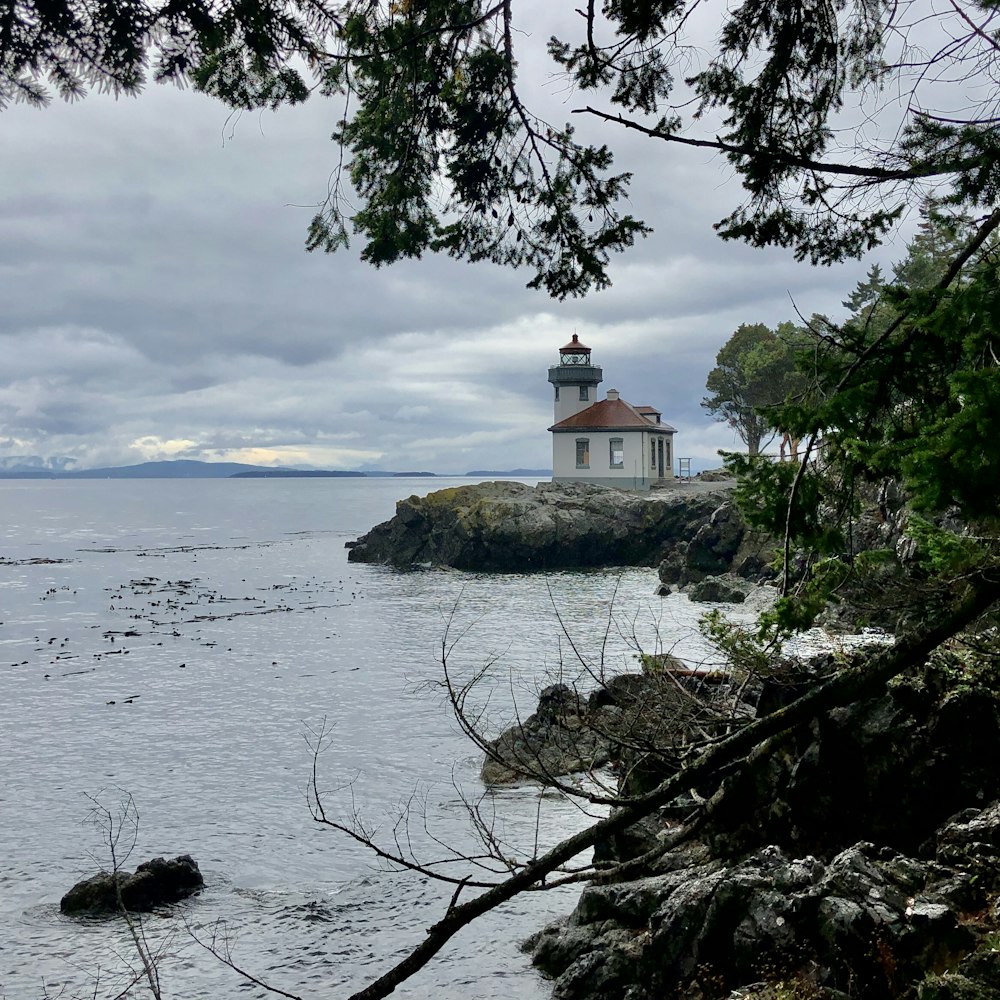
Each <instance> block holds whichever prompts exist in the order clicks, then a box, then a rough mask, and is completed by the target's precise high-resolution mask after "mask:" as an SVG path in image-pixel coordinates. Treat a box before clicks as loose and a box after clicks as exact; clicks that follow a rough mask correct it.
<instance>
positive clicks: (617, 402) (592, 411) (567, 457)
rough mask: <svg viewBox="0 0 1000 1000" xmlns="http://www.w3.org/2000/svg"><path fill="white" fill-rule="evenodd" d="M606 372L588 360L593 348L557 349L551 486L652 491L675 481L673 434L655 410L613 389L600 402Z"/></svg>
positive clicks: (575, 345)
mask: <svg viewBox="0 0 1000 1000" xmlns="http://www.w3.org/2000/svg"><path fill="white" fill-rule="evenodd" d="M603 376H604V373H603V372H602V371H601V369H600V368H597V367H595V366H594V365H592V364H591V361H590V348H589V347H586V346H584V345H583V344H581V343H580V341H579V338H578V337H577V335H576V334H575V333H574V334H573V339H572V340H571V341H570V343H568V344H567V345H566V346H565V347H562V348H560V349H559V364H558V365H553V366H552V367H551V368H550V369H549V381H550V382H551V383H552V385H553V386H554V387H555V420H556V422H555V423H554V424H553V425H552V426H551V427H550V428H549V430H550V431H551V432H552V481H553V482H555V483H566V482H580V483H600V484H601V485H603V486H618V487H620V488H621V489H631V490H648V489H649V488H650V487H651V486H652V485H653V484H654V483H655V482H657V481H658V480H663V479H673V478H674V472H673V460H674V459H673V455H674V447H673V442H674V434H675V429H674V428H673V427H671V426H670V425H669V424H665V423H663V422H662V420H661V414H660V411H659V410H657V409H655V408H654V407H652V406H632V404H631V403H626V402H625V400H624V399H622V398H621V397H620V396H619V395H618V391H617V390H616V389H609V390H608V393H607V397H606V398H605V399H603V400H598V399H597V387H598V385H599V384H600V383H601V382H602V381H603Z"/></svg>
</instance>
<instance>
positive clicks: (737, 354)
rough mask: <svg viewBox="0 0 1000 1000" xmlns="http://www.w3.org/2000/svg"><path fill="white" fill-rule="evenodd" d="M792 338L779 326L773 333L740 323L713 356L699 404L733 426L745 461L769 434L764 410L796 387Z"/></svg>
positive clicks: (787, 327)
mask: <svg viewBox="0 0 1000 1000" xmlns="http://www.w3.org/2000/svg"><path fill="white" fill-rule="evenodd" d="M797 337H798V333H797V331H796V330H795V328H794V327H793V326H792V325H791V324H790V323H786V324H784V327H783V328H782V329H779V331H778V332H777V333H776V332H775V331H773V330H771V329H770V328H769V327H767V326H765V325H764V324H763V323H751V324H748V323H743V324H741V325H740V326H739V327H738V328H737V330H736V332H735V333H734V334H733V335H732V336H731V337H730V338H729V340H727V341H726V343H725V344H724V345H723V347H722V348H721V350H720V351H719V353H718V354H717V355H716V359H715V367H714V368H713V369H712V370H711V371H710V372H709V374H708V379H707V381H706V388H707V389H708V391H709V392H710V393H711V395H709V396H706V397H705V398H704V399H703V400H702V403H701V405H702V406H703V407H704V408H705V409H706V410H708V412H709V413H711V414H712V416H714V417H715V418H716V419H717V420H723V421H725V422H726V423H728V424H729V425H730V426H731V427H733V428H734V429H735V430H736V432H737V433H738V434H739V436H740V437H741V438H742V439H743V441H745V442H746V444H747V448H748V450H749V454H750V456H751V457H754V456H756V455H757V454H759V452H760V449H761V445H762V443H763V442H764V439H765V437H767V436H768V435H770V434H773V433H774V424H773V423H772V422H771V420H770V417H769V415H768V413H767V409H768V408H769V407H771V406H774V405H775V404H776V403H780V402H782V401H783V400H784V399H785V398H786V397H787V396H788V395H789V394H790V393H792V392H793V391H794V390H795V389H796V388H797V386H798V382H797V380H796V377H795V376H796V367H795V353H794V349H793V344H794V343H795V342H796V339H797Z"/></svg>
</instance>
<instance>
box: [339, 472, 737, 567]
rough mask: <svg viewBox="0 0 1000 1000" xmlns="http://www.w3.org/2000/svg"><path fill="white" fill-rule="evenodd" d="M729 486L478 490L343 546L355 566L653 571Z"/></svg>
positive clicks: (426, 501)
mask: <svg viewBox="0 0 1000 1000" xmlns="http://www.w3.org/2000/svg"><path fill="white" fill-rule="evenodd" d="M729 486H730V484H728V483H718V484H711V486H710V487H708V488H706V489H703V490H702V491H700V492H699V491H698V490H696V489H694V488H691V489H690V490H689V491H688V492H685V491H684V489H683V488H678V489H676V490H664V491H654V492H651V493H642V494H639V493H630V492H627V491H625V490H618V489H613V488H611V487H606V486H594V485H591V484H587V483H539V484H538V485H537V486H534V487H532V486H528V485H526V484H524V483H516V482H491V483H478V484H472V485H469V486H457V487H453V488H451V489H445V490H438V491H436V492H434V493H430V494H428V495H427V496H424V497H418V496H411V497H408V498H407V499H405V500H400V501H399V502H398V503H397V504H396V515H395V517H393V518H392V519H391V520H389V521H386V522H384V523H382V524H379V525H377V526H376V527H374V528H372V530H371V531H369V532H368V533H367V534H366V535H363V536H362V537H361V538H359V539H358V540H357V541H355V542H351V543H348V548H349V549H350V552H349V555H348V558H349V559H350V560H351V561H353V562H369V563H384V564H388V565H391V566H395V567H399V568H406V567H411V566H417V565H434V566H453V567H455V568H456V569H470V570H487V571H492V572H525V571H530V570H540V569H555V568H577V567H579V568H586V567H597V566H654V565H656V564H657V563H658V562H659V561H660V560H661V559H662V558H663V554H664V553H665V552H666V551H667V550H668V549H669V548H670V546H671V545H673V544H674V543H675V542H676V541H677V540H679V539H684V540H685V541H686V540H687V539H689V538H691V537H693V536H694V535H695V534H696V533H697V531H698V528H699V527H700V526H701V525H702V524H705V523H707V521H708V519H709V518H710V517H711V515H712V513H713V511H715V510H716V509H717V508H718V507H719V504H720V503H721V502H722V498H724V496H725V494H726V492H727V490H728V489H729Z"/></svg>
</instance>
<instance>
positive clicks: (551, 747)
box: [481, 684, 611, 785]
mask: <svg viewBox="0 0 1000 1000" xmlns="http://www.w3.org/2000/svg"><path fill="white" fill-rule="evenodd" d="M586 715H587V706H586V704H585V703H582V702H581V701H580V699H579V697H578V696H577V694H576V692H574V691H573V690H572V689H571V688H569V687H567V686H566V685H565V684H553V685H551V686H549V687H547V688H545V689H544V690H543V691H542V692H541V694H540V695H539V697H538V709H537V711H536V712H535V713H534V714H533V715H529V716H528V718H527V719H525V720H523V721H522V722H517V723H515V724H514V725H513V726H511V727H510V728H509V729H507V730H506V731H505V732H504V733H503V734H502V735H501V736H500V737H499V738H497V739H496V740H493V741H492V742H491V743H489V744H487V753H486V759H485V760H484V761H483V767H482V772H481V776H482V779H483V781H484V782H485V783H486V784H488V785H507V784H511V783H512V782H515V781H518V780H520V779H522V778H531V777H540V776H546V777H552V778H556V777H560V776H562V775H566V774H573V773H575V772H578V771H589V770H591V769H592V768H595V767H602V766H603V765H605V764H607V763H608V761H609V760H610V759H611V741H610V739H609V738H608V736H607V735H606V734H605V733H603V732H600V731H599V729H598V728H594V727H591V726H589V725H587V723H586V721H585V717H586Z"/></svg>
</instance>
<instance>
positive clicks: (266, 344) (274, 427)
mask: <svg viewBox="0 0 1000 1000" xmlns="http://www.w3.org/2000/svg"><path fill="white" fill-rule="evenodd" d="M539 72H540V71H539ZM541 99H542V101H544V102H548V104H549V105H550V106H551V107H556V108H557V109H558V110H557V113H562V114H565V115H566V117H568V112H569V110H571V109H572V108H573V107H576V106H578V105H580V104H581V103H583V100H582V98H580V97H578V96H574V95H571V94H565V93H564V92H562V91H561V90H560V89H559V88H558V86H557V85H556V84H552V85H551V86H550V87H549V88H548V90H547V91H546V92H545V93H544V94H543V95H542V98H541ZM590 100H592V98H590ZM336 115H337V107H336V106H335V105H333V104H332V103H329V102H326V101H324V100H323V99H321V98H316V99H314V100H313V101H310V102H308V103H307V104H306V105H304V106H302V107H299V108H290V109H283V110H281V111H280V112H278V113H270V112H265V113H263V114H249V115H248V114H244V115H243V116H242V117H240V118H239V119H238V120H236V121H233V120H228V116H227V112H226V109H225V108H223V107H222V106H221V105H220V104H218V103H217V102H214V101H213V100H211V99H210V98H207V97H204V96H201V95H198V94H195V93H193V92H191V91H183V90H179V89H177V88H175V87H172V86H159V85H151V86H149V87H148V88H147V90H146V92H145V93H144V94H143V95H142V96H141V97H139V98H138V99H123V100H119V101H116V100H114V99H112V98H110V97H107V96H101V95H95V94H92V95H90V96H88V97H87V98H86V99H85V100H83V101H81V102H78V103H75V104H72V105H66V104H63V103H61V102H60V103H53V104H52V105H51V106H50V107H48V108H46V109H43V110H38V109H34V108H28V107H25V106H15V107H13V108H10V109H8V110H7V111H4V112H3V113H2V114H0V134H2V149H3V155H2V159H0V303H2V305H0V345H2V351H3V355H2V357H3V364H2V365H0V462H2V461H3V460H4V459H10V458H11V457H13V456H32V455H33V456H42V457H44V458H46V459H51V458H54V457H69V458H73V459H75V460H76V467H78V468H81V467H93V466H101V465H121V464H129V463H133V462H140V461H145V460H150V459H165V458H196V459H202V460H207V461H243V462H255V463H263V464H281V465H305V466H312V467H319V468H332V469H393V470H409V469H427V470H430V471H434V472H464V471H467V470H469V469H485V468H489V469H508V468H514V467H536V468H541V467H547V466H549V465H550V464H551V444H550V441H549V437H550V435H549V434H548V433H547V431H546V428H547V427H548V425H549V424H550V423H551V422H552V399H551V387H550V386H549V384H548V382H547V381H546V376H547V368H548V366H549V365H550V364H553V363H556V361H557V349H558V347H559V346H560V345H561V344H563V343H565V342H566V341H567V340H568V339H569V338H570V336H571V335H572V334H573V333H574V332H576V333H578V334H579V336H580V339H581V340H583V341H584V342H585V343H586V344H588V345H589V346H590V347H592V348H593V358H594V362H595V363H596V364H599V365H601V366H603V369H604V375H605V381H604V384H603V385H602V386H601V393H602V395H603V392H604V391H605V390H607V389H609V388H616V389H618V390H619V391H620V392H621V394H622V396H623V398H625V399H627V400H628V401H629V402H631V403H634V404H653V405H655V406H657V407H658V408H659V409H661V410H662V411H663V415H664V419H665V420H667V421H668V422H670V423H671V424H673V425H674V426H675V427H676V428H677V429H678V433H677V437H676V448H675V453H676V454H677V455H679V456H685V455H687V456H692V457H693V458H694V459H695V462H694V464H695V466H696V467H703V466H711V465H714V464H717V459H716V457H715V453H716V450H717V449H718V448H728V447H733V446H734V443H735V442H734V437H733V434H732V432H731V431H729V430H728V428H726V427H724V426H723V425H721V424H718V423H713V421H712V420H711V419H710V418H709V417H708V415H707V414H706V413H705V411H704V410H702V409H701V407H700V406H699V403H700V401H701V399H702V397H703V395H704V391H705V376H706V374H707V372H708V371H709V369H710V368H711V367H712V365H713V363H714V358H715V354H716V352H717V351H718V350H719V348H720V347H721V346H722V344H723V343H724V342H725V341H726V340H727V339H728V337H729V336H730V334H731V333H732V332H733V330H734V329H735V328H736V327H737V326H738V325H739V324H740V323H743V322H758V321H760V322H765V323H768V324H770V325H774V324H776V323H778V322H781V321H782V320H785V319H794V306H793V302H794V305H797V306H798V308H799V309H800V310H801V311H802V312H803V313H804V314H809V313H812V312H826V313H828V314H831V315H839V314H841V313H842V309H841V308H840V302H841V300H842V299H843V298H844V297H845V296H846V294H847V293H848V292H849V291H850V289H851V288H852V286H853V285H854V284H855V282H856V281H857V280H858V279H859V278H860V277H861V276H862V275H863V274H864V272H865V271H866V270H867V267H868V266H869V265H870V264H871V263H872V262H873V261H874V260H880V261H882V262H883V263H886V262H888V261H890V260H892V259H894V258H895V257H898V256H899V255H900V254H899V251H898V249H896V248H892V247H889V248H883V249H882V250H881V251H879V253H878V255H876V256H874V257H871V258H868V259H866V260H864V261H862V262H860V263H859V262H851V263H848V264H845V265H842V266H840V267H837V268H835V269H827V268H823V269H817V268H813V267H810V266H809V265H806V264H796V263H795V262H794V261H793V259H792V255H791V253H790V252H786V251H781V250H773V251H759V250H751V249H748V248H746V247H743V246H739V245H732V244H724V243H722V242H721V241H720V240H719V239H718V238H717V237H716V236H715V235H714V233H713V231H712V228H711V225H712V223H713V222H715V221H717V220H718V219H719V218H721V217H722V216H723V215H724V214H726V212H728V211H729V210H731V209H732V208H733V207H734V206H735V204H736V203H737V202H738V199H739V190H738V187H737V185H736V184H735V182H734V181H733V180H732V178H731V176H729V173H728V172H727V170H726V169H725V167H724V166H723V165H721V164H719V163H717V162H715V161H714V160H713V159H712V158H711V157H710V156H709V155H708V154H705V153H702V152H700V151H697V150H685V149H670V148H666V147H665V146H664V145H663V144H662V143H660V144H658V143H656V142H655V141H654V140H645V139H642V138H641V137H638V136H636V137H631V138H630V137H628V136H626V135H623V134H621V133H618V132H615V131H614V130H613V129H611V128H610V127H605V129H606V130H605V132H604V135H605V136H606V139H607V141H609V142H610V143H611V144H612V145H613V146H615V147H618V148H620V149H621V151H622V152H621V155H620V156H619V166H621V167H627V168H629V169H632V170H634V171H635V174H636V177H635V181H634V185H633V193H634V197H633V201H634V206H633V210H634V211H635V213H636V214H638V215H639V216H640V217H642V218H645V219H646V220H647V221H648V222H650V223H651V224H652V225H653V226H654V228H655V230H656V231H655V233H654V235H653V236H651V237H650V238H649V239H647V240H645V241H643V242H642V244H641V245H639V246H637V247H636V248H635V249H634V250H633V251H632V252H631V253H629V254H627V255H626V256H624V257H622V258H620V259H618V260H617V261H616V262H615V263H614V265H613V268H612V278H613V281H614V287H613V288H612V289H611V290H610V291H607V292H602V293H597V294H594V295H591V296H590V297H589V298H587V299H585V300H583V301H580V300H571V301H567V302H563V303H559V302H554V301H552V300H550V299H548V298H547V297H546V296H545V295H544V293H541V292H534V291H529V290H527V289H526V288H525V287H524V285H525V282H526V281H528V280H529V278H530V277H531V275H530V274H528V273H518V272H512V271H506V270H503V269H500V268H496V267H493V266H492V265H483V264H478V265H469V264H464V263H460V262H456V261H452V260H449V259H446V258H433V259H426V260H423V261H415V262H409V263H406V264H403V265H397V266H395V267H392V268H389V269H383V270H373V269H371V268H369V267H368V266H366V265H363V264H361V263H360V262H359V261H358V260H357V247H354V248H352V249H351V250H348V251H346V252H338V253H337V254H335V255H332V256H330V255H324V254H308V253H306V252H305V250H304V249H303V245H304V239H305V235H306V227H307V225H308V222H309V219H310V218H311V216H312V214H313V211H314V207H315V205H316V204H317V202H319V201H321V200H322V198H323V196H324V194H325V192H326V189H327V183H328V178H329V176H330V173H331V171H332V169H333V167H334V164H335V156H336V150H335V148H334V146H333V145H332V143H330V141H329V134H330V132H331V130H332V127H333V122H334V120H335V117H336Z"/></svg>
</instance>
